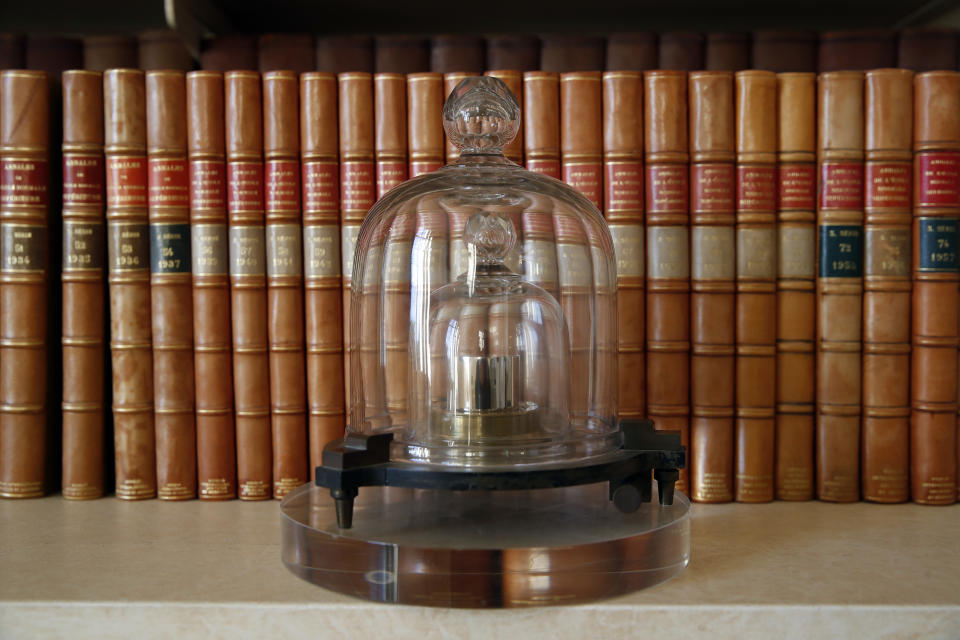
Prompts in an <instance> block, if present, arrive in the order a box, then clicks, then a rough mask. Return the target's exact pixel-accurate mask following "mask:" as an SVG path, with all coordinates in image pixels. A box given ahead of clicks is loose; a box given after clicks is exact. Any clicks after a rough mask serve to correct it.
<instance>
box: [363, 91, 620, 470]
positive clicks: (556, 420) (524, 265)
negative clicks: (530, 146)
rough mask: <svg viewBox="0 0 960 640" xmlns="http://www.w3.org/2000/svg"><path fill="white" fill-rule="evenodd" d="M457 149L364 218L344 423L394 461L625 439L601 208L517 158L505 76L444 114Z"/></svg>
mask: <svg viewBox="0 0 960 640" xmlns="http://www.w3.org/2000/svg"><path fill="white" fill-rule="evenodd" d="M443 124H444V129H445V130H446V134H447V137H448V139H449V140H450V141H451V142H452V143H454V144H455V145H456V146H457V147H459V149H460V156H459V160H458V161H457V162H456V163H455V164H452V165H449V166H446V167H444V168H442V169H439V170H437V171H435V172H433V173H430V174H427V175H425V176H421V177H418V178H416V179H414V180H410V181H408V182H406V183H404V184H402V185H400V186H398V187H396V188H394V189H393V190H392V191H390V192H389V193H388V194H387V195H386V196H385V197H383V198H382V199H381V200H380V201H379V202H378V203H377V204H376V206H374V207H373V208H372V209H371V210H370V212H369V213H368V214H367V217H366V218H365V220H364V222H363V226H362V228H361V231H360V234H359V238H358V241H357V247H356V253H355V259H354V264H353V273H352V291H351V304H350V333H349V335H350V339H349V371H350V374H349V389H350V406H349V408H350V419H349V426H348V432H360V433H364V434H371V433H378V432H384V431H392V432H394V441H393V445H392V449H391V458H392V459H393V460H397V461H408V462H414V463H420V464H429V465H452V466H457V467H466V468H470V467H483V468H495V467H502V466H505V465H509V466H516V465H539V464H556V463H563V462H568V461H569V462H572V461H575V460H578V459H583V458H587V457H590V456H595V455H600V454H603V453H605V452H608V451H611V450H613V449H616V448H617V447H619V446H620V444H621V442H620V437H619V432H618V430H617V425H616V419H615V416H616V412H617V397H616V389H617V385H616V378H615V376H616V357H617V354H616V345H617V327H616V318H617V313H616V263H615V258H614V250H613V242H612V240H611V237H610V232H609V230H608V229H607V227H606V224H605V223H604V221H603V219H602V218H601V216H600V215H599V213H598V212H597V210H596V208H595V207H594V206H593V205H592V204H591V203H590V202H589V201H588V200H587V199H586V198H585V197H583V196H582V195H580V194H579V192H577V191H575V190H574V189H572V188H571V187H568V186H567V185H565V184H563V183H561V182H559V181H557V180H554V179H551V178H548V177H545V176H541V175H539V174H536V173H532V172H529V171H526V170H524V169H523V168H521V167H519V166H517V165H516V164H514V163H512V162H510V161H509V160H507V159H505V158H504V157H503V155H502V149H503V147H504V145H506V144H507V143H508V142H510V141H511V140H512V139H513V138H514V137H515V136H516V135H517V131H518V128H519V126H520V107H519V105H518V103H517V101H516V98H514V96H513V94H512V93H510V91H509V90H508V89H507V88H506V86H505V85H504V84H503V83H502V82H500V81H499V80H497V79H495V78H490V77H474V78H468V79H466V80H464V81H463V82H461V83H460V84H459V85H458V86H457V88H456V89H455V90H454V91H453V93H451V95H450V97H449V99H448V100H447V103H446V105H445V107H444V110H443Z"/></svg>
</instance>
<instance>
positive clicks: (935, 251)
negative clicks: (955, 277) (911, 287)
mask: <svg viewBox="0 0 960 640" xmlns="http://www.w3.org/2000/svg"><path fill="white" fill-rule="evenodd" d="M916 220H917V229H916V233H917V241H918V242H917V245H918V246H917V271H924V272H928V273H930V272H932V273H956V272H957V264H958V263H957V219H956V218H917V219H916Z"/></svg>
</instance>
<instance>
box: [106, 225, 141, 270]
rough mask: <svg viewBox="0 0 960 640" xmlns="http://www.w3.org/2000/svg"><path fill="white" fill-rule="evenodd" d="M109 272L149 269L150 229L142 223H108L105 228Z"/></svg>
mask: <svg viewBox="0 0 960 640" xmlns="http://www.w3.org/2000/svg"><path fill="white" fill-rule="evenodd" d="M107 255H108V259H109V263H110V271H146V270H147V269H149V268H150V229H149V225H147V224H146V223H143V222H110V223H109V226H108V227H107Z"/></svg>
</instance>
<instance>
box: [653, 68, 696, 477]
mask: <svg viewBox="0 0 960 640" xmlns="http://www.w3.org/2000/svg"><path fill="white" fill-rule="evenodd" d="M643 79H644V91H643V132H644V134H643V137H644V152H645V156H644V159H645V161H646V174H645V178H646V181H645V184H644V192H645V195H646V221H647V251H646V257H647V304H646V306H647V417H648V418H650V419H651V420H653V422H654V425H655V426H656V428H657V429H670V430H677V431H680V433H681V437H682V440H683V444H684V446H687V447H689V436H690V433H689V431H690V429H689V426H690V242H689V228H688V222H689V219H690V204H689V203H690V187H689V184H690V183H689V166H688V164H687V162H688V159H689V155H688V149H687V74H686V72H683V71H648V72H647V73H645V74H644V78H643ZM680 480H681V481H680V485H679V488H680V489H681V490H683V491H684V492H687V484H688V482H687V474H686V470H681V472H680Z"/></svg>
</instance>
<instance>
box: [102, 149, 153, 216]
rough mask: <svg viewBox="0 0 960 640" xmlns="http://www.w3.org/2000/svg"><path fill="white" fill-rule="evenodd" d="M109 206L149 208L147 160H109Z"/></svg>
mask: <svg viewBox="0 0 960 640" xmlns="http://www.w3.org/2000/svg"><path fill="white" fill-rule="evenodd" d="M107 206H108V207H146V206H147V159H146V158H145V157H142V156H141V157H131V156H124V157H116V158H107Z"/></svg>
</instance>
